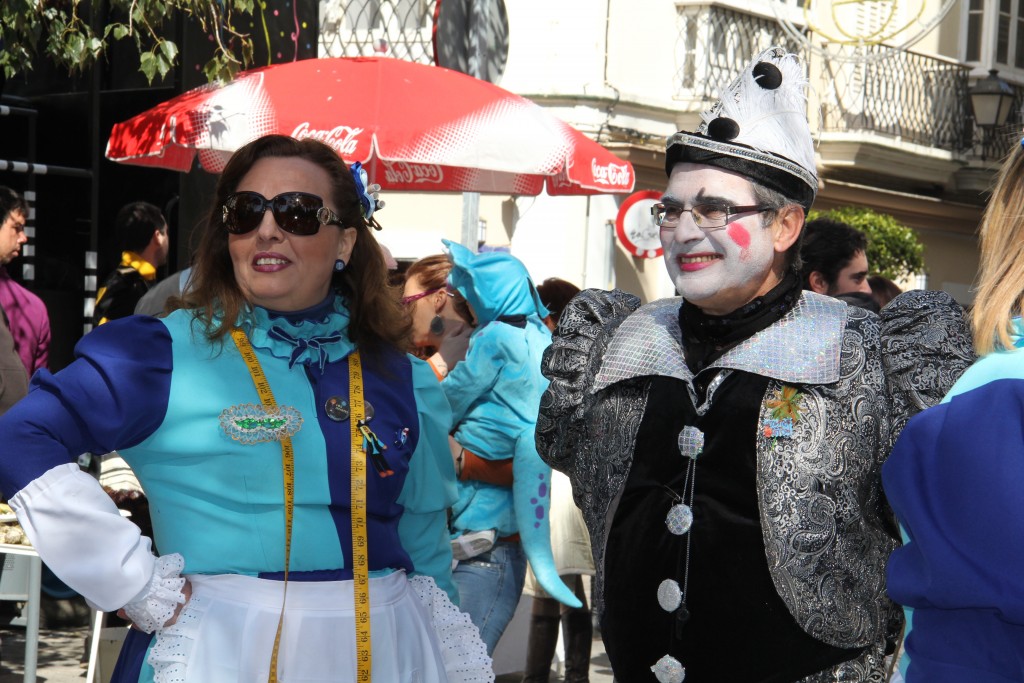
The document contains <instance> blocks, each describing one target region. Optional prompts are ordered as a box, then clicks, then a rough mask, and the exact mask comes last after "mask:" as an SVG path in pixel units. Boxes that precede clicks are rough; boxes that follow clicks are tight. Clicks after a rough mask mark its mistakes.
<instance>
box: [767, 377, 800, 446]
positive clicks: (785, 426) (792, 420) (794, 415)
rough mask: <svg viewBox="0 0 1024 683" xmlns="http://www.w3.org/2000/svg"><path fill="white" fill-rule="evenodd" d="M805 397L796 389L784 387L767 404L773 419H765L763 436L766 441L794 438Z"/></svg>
mask: <svg viewBox="0 0 1024 683" xmlns="http://www.w3.org/2000/svg"><path fill="white" fill-rule="evenodd" d="M803 400H804V395H803V394H801V393H800V392H799V391H798V390H797V389H796V388H795V387H789V386H784V387H782V388H780V389H779V390H778V391H777V392H775V396H774V397H772V398H771V399H769V400H768V401H766V402H765V405H766V406H767V407H768V408H769V410H770V411H771V412H770V415H771V417H769V418H767V419H765V421H764V429H763V436H764V437H765V438H766V439H788V438H790V437H792V436H793V426H794V425H795V424H796V423H797V420H799V419H800V411H801V410H802V409H803V406H802V405H801V404H802V403H803Z"/></svg>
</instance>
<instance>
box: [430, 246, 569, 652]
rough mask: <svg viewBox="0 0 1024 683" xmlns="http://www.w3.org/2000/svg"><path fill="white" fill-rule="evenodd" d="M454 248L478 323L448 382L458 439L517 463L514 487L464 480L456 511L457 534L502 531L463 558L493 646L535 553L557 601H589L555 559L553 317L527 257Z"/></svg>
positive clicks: (468, 594) (468, 597)
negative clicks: (551, 515)
mask: <svg viewBox="0 0 1024 683" xmlns="http://www.w3.org/2000/svg"><path fill="white" fill-rule="evenodd" d="M444 244H445V246H446V247H447V249H448V252H449V258H450V259H451V262H452V270H451V273H450V274H449V275H448V281H449V284H450V286H451V287H452V289H454V290H455V291H457V292H458V293H459V294H461V295H462V296H463V297H464V298H465V300H466V302H467V303H468V304H469V307H470V310H471V312H472V314H473V316H474V317H475V319H476V321H477V327H476V329H475V330H474V331H473V334H472V335H471V336H470V338H469V349H468V351H467V352H466V357H465V359H464V360H462V361H461V362H459V363H458V364H457V365H455V366H454V368H453V369H452V370H451V372H450V373H449V374H448V375H447V376H446V377H445V378H444V379H443V380H442V382H441V386H442V387H444V392H445V395H446V396H447V397H448V401H449V402H450V403H451V406H452V413H453V424H454V425H455V428H454V432H453V436H454V438H455V441H456V442H457V443H458V444H459V445H460V447H464V448H465V449H466V450H467V451H470V452H472V453H475V454H477V455H478V456H480V457H483V458H487V459H489V460H511V461H512V472H513V482H512V487H511V488H510V487H508V486H501V485H496V484H492V483H488V482H485V481H480V480H465V479H460V481H459V498H458V501H457V502H456V503H455V505H454V506H453V508H452V520H451V527H452V533H453V534H454V535H455V536H456V537H458V536H460V535H463V534H473V533H474V532H481V531H489V530H493V532H494V534H495V536H496V542H495V544H494V546H493V547H492V548H489V549H487V550H485V551H484V552H482V553H480V554H478V555H476V556H474V557H470V558H468V559H466V560H464V561H461V562H459V564H458V566H457V567H456V568H455V572H454V578H455V582H456V584H457V585H458V588H459V595H460V599H461V605H462V608H463V609H465V610H466V611H467V612H468V613H469V615H470V617H471V618H472V619H473V623H474V624H476V625H477V626H478V627H479V628H480V634H481V636H482V637H483V639H484V642H485V643H486V644H487V649H488V652H493V651H494V648H495V646H496V645H497V644H498V640H499V639H500V638H501V634H502V633H503V632H504V630H505V627H506V626H508V623H509V622H510V621H511V620H512V616H513V614H514V613H515V610H516V605H517V604H518V603H519V596H520V594H521V593H522V590H523V583H524V581H525V579H526V560H527V559H529V560H530V566H531V567H532V568H533V570H534V573H535V574H536V576H537V580H538V582H539V583H540V584H541V585H542V586H543V587H544V589H545V590H547V591H548V592H549V593H550V594H551V596H552V597H554V598H555V599H557V600H560V601H562V602H564V603H566V604H569V605H572V606H574V607H579V606H580V603H579V601H578V600H577V599H576V597H575V596H574V595H573V593H572V591H571V590H569V588H568V587H566V586H565V584H563V583H562V581H561V579H559V577H558V572H557V570H556V569H555V566H554V559H553V558H552V556H551V542H550V533H549V521H548V506H549V498H550V488H551V469H550V468H549V467H548V466H547V465H546V464H544V462H543V461H542V460H541V459H540V456H539V455H538V454H537V449H536V445H535V436H534V429H535V425H536V422H537V411H538V408H539V406H540V397H541V394H543V393H544V389H545V388H546V387H547V384H548V382H547V380H546V379H545V378H544V376H543V375H541V373H540V361H541V357H542V355H543V353H544V349H546V348H547V347H548V345H549V344H550V343H551V333H550V332H549V331H548V329H547V327H546V326H545V325H544V322H543V318H544V317H545V316H546V315H547V313H548V312H547V309H546V308H544V305H543V304H542V303H541V302H540V298H539V297H538V295H537V291H536V289H535V288H534V286H533V283H532V282H531V281H530V276H529V273H528V272H527V270H526V267H525V266H524V265H523V264H522V262H521V261H519V260H518V259H516V258H515V257H514V256H512V255H510V254H506V253H501V252H490V253H484V254H474V253H473V252H471V251H470V250H469V249H466V248H465V247H463V246H462V245H460V244H456V243H454V242H449V241H448V240H445V241H444Z"/></svg>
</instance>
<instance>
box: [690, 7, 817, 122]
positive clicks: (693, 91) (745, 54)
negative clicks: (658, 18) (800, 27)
mask: <svg viewBox="0 0 1024 683" xmlns="http://www.w3.org/2000/svg"><path fill="white" fill-rule="evenodd" d="M678 29H679V39H678V41H677V43H676V76H675V83H674V91H675V93H676V99H679V100H689V101H691V102H693V103H695V104H697V105H710V104H711V103H713V102H714V101H716V100H717V99H718V94H719V89H720V88H721V87H723V86H725V85H727V84H728V83H730V82H731V81H732V79H733V78H735V77H736V74H738V73H739V72H740V69H742V68H743V67H745V66H746V65H747V64H748V63H749V62H750V58H751V57H753V56H754V55H755V54H757V53H758V52H760V51H761V50H765V49H767V48H769V47H772V46H773V45H783V46H785V47H786V48H787V49H789V50H791V51H793V52H797V51H798V46H797V45H796V44H795V43H794V41H792V40H791V39H790V38H788V37H787V35H786V33H785V31H784V30H783V29H782V27H781V26H780V25H779V23H778V22H777V21H775V20H774V19H768V18H765V17H759V16H755V15H753V14H746V13H743V12H737V11H735V10H731V9H726V8H724V7H717V6H709V5H695V6H690V5H685V6H680V7H679V14H678Z"/></svg>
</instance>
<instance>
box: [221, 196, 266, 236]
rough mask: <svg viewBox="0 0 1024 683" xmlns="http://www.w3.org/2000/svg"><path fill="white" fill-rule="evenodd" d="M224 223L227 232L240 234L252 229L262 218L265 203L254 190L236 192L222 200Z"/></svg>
mask: <svg viewBox="0 0 1024 683" xmlns="http://www.w3.org/2000/svg"><path fill="white" fill-rule="evenodd" d="M224 206H225V207H226V208H227V211H225V212H224V225H225V227H226V228H227V230H228V232H230V233H234V234H236V235H242V234H245V233H247V232H249V231H250V230H253V229H255V228H256V226H258V225H259V224H260V221H261V220H263V212H264V211H265V210H266V204H265V203H264V199H263V197H262V196H260V195H258V194H256V193H255V192H238V193H235V194H233V195H231V196H230V197H228V198H227V201H225V202H224Z"/></svg>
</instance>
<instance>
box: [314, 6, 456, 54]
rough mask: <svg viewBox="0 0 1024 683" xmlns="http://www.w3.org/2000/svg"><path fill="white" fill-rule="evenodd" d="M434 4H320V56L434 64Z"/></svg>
mask: <svg viewBox="0 0 1024 683" xmlns="http://www.w3.org/2000/svg"><path fill="white" fill-rule="evenodd" d="M435 5H436V0H320V56H321V57H373V56H381V55H383V56H388V57H396V58H398V59H405V60H407V61H410V62H418V63H420V64H433V63H434V46H433V31H434V6H435Z"/></svg>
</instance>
